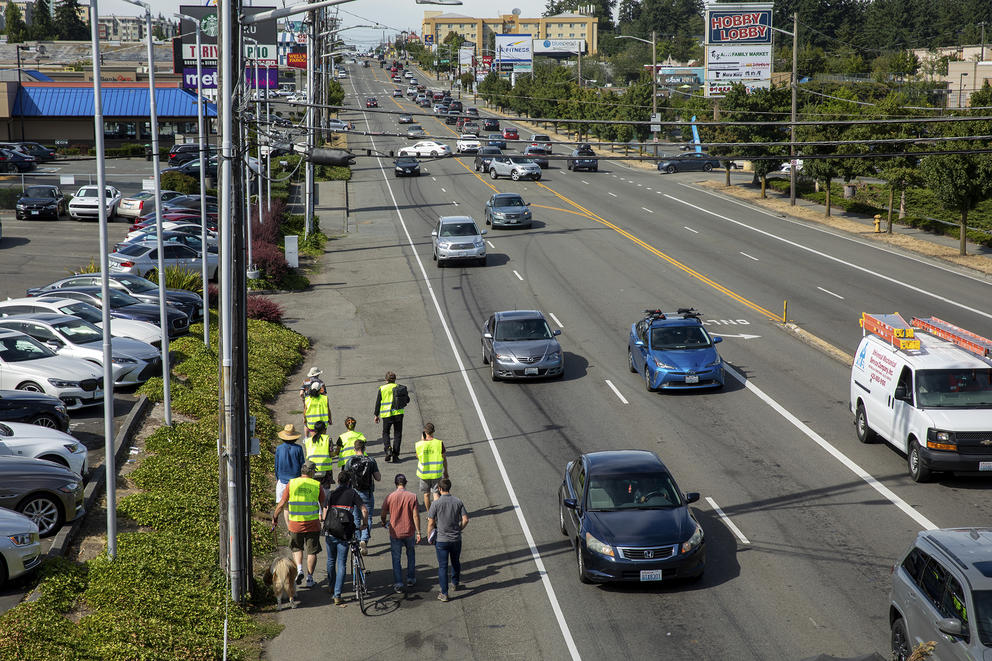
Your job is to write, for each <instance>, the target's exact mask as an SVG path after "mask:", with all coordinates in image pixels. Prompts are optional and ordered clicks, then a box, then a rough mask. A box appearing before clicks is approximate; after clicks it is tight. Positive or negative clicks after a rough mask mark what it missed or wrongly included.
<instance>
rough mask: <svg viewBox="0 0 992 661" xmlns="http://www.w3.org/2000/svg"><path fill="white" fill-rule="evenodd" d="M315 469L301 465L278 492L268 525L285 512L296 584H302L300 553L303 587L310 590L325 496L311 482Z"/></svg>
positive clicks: (318, 545) (315, 484)
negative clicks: (295, 475)
mask: <svg viewBox="0 0 992 661" xmlns="http://www.w3.org/2000/svg"><path fill="white" fill-rule="evenodd" d="M316 469H317V466H316V465H315V464H314V463H313V462H312V461H307V462H304V463H303V467H302V468H301V469H300V473H301V474H300V477H294V478H293V479H292V480H290V481H289V485H287V487H286V488H285V489H284V490H283V492H282V499H281V500H280V501H279V504H278V505H276V509H275V511H273V512H272V525H273V526H275V525H276V522H277V521H278V520H279V513H280V512H281V511H283V509H286V510H287V511H288V512H289V548H290V549H291V550H292V551H293V560H295V561H296V584H297V585H299V584H300V583H302V582H303V552H304V551H306V554H307V574H306V577H307V587H308V588H312V587H313V586H314V580H313V570H314V569H315V568H316V567H317V554H318V553H320V512H321V508H322V507H323V506H324V503H325V502H326V500H327V492H325V491H324V488H323V487H322V486H320V482H318V481H317V480H315V479H313V476H314V472H315V471H316Z"/></svg>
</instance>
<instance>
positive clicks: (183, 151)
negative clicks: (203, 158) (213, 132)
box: [169, 143, 220, 167]
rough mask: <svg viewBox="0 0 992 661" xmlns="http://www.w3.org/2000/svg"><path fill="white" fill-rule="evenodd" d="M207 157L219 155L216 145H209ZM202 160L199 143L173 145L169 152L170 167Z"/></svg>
mask: <svg viewBox="0 0 992 661" xmlns="http://www.w3.org/2000/svg"><path fill="white" fill-rule="evenodd" d="M206 149H207V156H208V157H210V156H216V155H217V154H218V153H219V151H220V150H219V149H218V148H217V147H216V146H214V145H207V147H206ZM199 158H200V145H199V143H183V144H179V145H172V149H170V150H169V165H170V166H173V167H175V166H177V165H182V164H183V163H188V162H189V161H192V160H193V159H199Z"/></svg>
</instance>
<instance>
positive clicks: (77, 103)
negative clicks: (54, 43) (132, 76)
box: [11, 85, 217, 118]
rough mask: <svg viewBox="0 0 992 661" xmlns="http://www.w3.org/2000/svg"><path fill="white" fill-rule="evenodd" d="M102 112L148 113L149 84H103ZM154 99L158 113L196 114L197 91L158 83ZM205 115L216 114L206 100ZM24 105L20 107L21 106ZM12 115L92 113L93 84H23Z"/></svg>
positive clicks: (119, 114) (112, 115) (117, 114)
mask: <svg viewBox="0 0 992 661" xmlns="http://www.w3.org/2000/svg"><path fill="white" fill-rule="evenodd" d="M101 93H102V97H103V115H104V117H106V118H115V117H148V116H149V115H150V110H149V103H148V101H149V97H148V88H147V87H144V88H140V87H103V88H101ZM155 102H156V104H157V106H158V107H157V110H158V116H159V117H189V118H195V117H196V95H195V94H192V93H190V92H187V91H186V90H184V89H180V88H178V87H158V88H156V89H155ZM204 107H205V109H206V114H207V117H216V116H217V108H216V106H215V104H213V103H206V104H205V106H204ZM22 108H23V110H22ZM11 114H12V116H14V117H19V116H21V115H23V116H25V117H92V116H93V114H94V109H93V88H92V87H59V86H47V85H46V86H44V87H35V86H27V85H25V86H22V87H21V89H20V90H19V91H18V93H17V98H16V99H15V101H14V109H13V111H12V113H11Z"/></svg>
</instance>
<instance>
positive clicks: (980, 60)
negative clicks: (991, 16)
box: [976, 21, 985, 87]
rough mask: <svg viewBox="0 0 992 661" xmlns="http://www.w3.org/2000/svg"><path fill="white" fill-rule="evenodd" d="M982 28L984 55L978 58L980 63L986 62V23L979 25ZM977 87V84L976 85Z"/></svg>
mask: <svg viewBox="0 0 992 661" xmlns="http://www.w3.org/2000/svg"><path fill="white" fill-rule="evenodd" d="M979 25H981V26H982V54H981V55H979V56H978V61H979V62H984V61H985V21H982V22H981V23H979ZM976 87H977V84H976Z"/></svg>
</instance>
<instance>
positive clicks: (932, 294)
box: [659, 191, 992, 319]
mask: <svg viewBox="0 0 992 661" xmlns="http://www.w3.org/2000/svg"><path fill="white" fill-rule="evenodd" d="M659 192H661V191H659ZM665 197H667V198H669V199H671V200H674V201H676V202H681V203H682V204H684V205H686V206H687V207H692V208H693V209H696V210H698V211H702V212H703V213H708V214H709V215H711V216H715V217H716V218H719V219H721V220H726V221H727V222H731V223H733V224H735V225H738V226H740V227H744V228H746V229H749V230H751V231H754V232H757V233H758V234H763V235H764V236H767V237H768V238H770V239H775V240H776V241H781V242H782V243H786V244H788V245H790V246H793V247H794V248H799V249H800V250H805V251H806V252H811V253H813V254H814V255H817V256H819V257H823V258H824V259H828V260H830V261H832V262H836V263H837V264H843V265H844V266H847V267H850V268H852V269H854V270H856V271H861V272H862V273H867V274H868V275H871V276H872V277H875V278H879V279H881V280H885V281H886V282H889V283H892V284H894V285H899V286H900V287H905V288H906V289H909V290H910V291H914V292H916V293H918V294H923V295H924V296H929V297H930V298H934V299H936V300H938V301H940V302H942V303H947V304H948V305H953V306H954V307H957V308H961V309H962V310H967V311H968V312H971V313H973V314H977V315H981V316H983V317H985V318H986V319H992V312H986V311H984V310H979V309H977V308H973V307H971V306H968V305H965V304H964V303H958V302H957V301H955V300H952V299H950V298H947V297H946V296H941V295H940V294H938V293H936V292H932V291H928V290H926V289H923V288H922V287H917V286H916V285H911V284H909V283H907V282H901V281H900V280H898V279H896V278H893V277H892V276H888V275H885V274H883V273H879V272H877V271H872V270H871V269H869V268H865V267H864V266H859V265H858V264H854V263H852V262H848V261H845V260H843V259H841V258H840V257H834V256H833V255H830V254H827V253H825V252H823V251H822V250H815V249H813V248H810V247H808V246H804V245H803V244H801V243H796V242H795V241H790V240H789V239H786V238H783V237H781V236H775V235H774V234H772V233H771V232H766V231H765V230H762V229H758V228H757V227H754V226H752V225H748V224H747V223H743V222H741V221H739V220H734V219H733V218H728V217H727V216H724V215H722V214H718V213H716V212H715V211H710V210H709V209H704V208H703V207H700V206H697V205H695V204H692V203H691V202H686V201H685V200H680V199H679V198H677V197H672V196H671V195H668V194H667V193H666V194H665ZM717 197H719V196H717ZM721 199H723V198H721ZM742 206H746V205H742ZM768 215H772V214H768ZM775 218H776V219H777V220H781V218H780V217H778V216H775ZM790 222H791V221H790ZM797 224H799V223H797ZM804 227H806V226H805V225H804ZM812 229H817V228H812ZM820 231H822V230H820ZM826 233H827V234H830V235H831V236H836V237H837V238H840V239H844V238H846V239H848V240H852V239H850V238H849V237H843V236H840V235H837V234H833V233H832V232H826ZM858 243H861V242H860V241H858ZM862 245H867V244H862ZM871 247H873V248H876V249H878V250H884V249H883V248H878V247H877V246H871ZM884 252H888V253H891V254H893V255H897V254H898V253H894V252H892V251H890V250H884ZM898 256H900V257H906V258H907V259H911V260H913V261H916V262H920V263H921V264H926V265H927V266H932V267H933V268H937V269H940V270H942V271H946V272H947V273H953V274H954V275H960V276H963V277H965V278H968V279H970V280H975V281H976V282H984V283H985V284H988V282H986V281H985V280H981V279H979V278H976V277H974V276H970V275H968V274H967V273H958V272H957V271H952V270H950V269H947V268H944V267H942V266H939V265H936V264H930V263H929V262H925V261H923V260H922V259H917V258H914V257H907V256H906V255H898Z"/></svg>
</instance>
